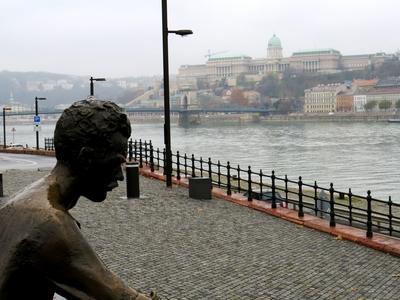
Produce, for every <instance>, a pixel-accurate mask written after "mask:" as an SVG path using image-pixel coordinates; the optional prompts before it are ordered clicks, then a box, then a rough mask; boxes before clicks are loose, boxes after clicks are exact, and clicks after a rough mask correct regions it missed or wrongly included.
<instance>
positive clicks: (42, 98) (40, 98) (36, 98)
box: [35, 97, 47, 100]
mask: <svg viewBox="0 0 400 300" xmlns="http://www.w3.org/2000/svg"><path fill="white" fill-rule="evenodd" d="M35 100H47V98H45V97H35Z"/></svg>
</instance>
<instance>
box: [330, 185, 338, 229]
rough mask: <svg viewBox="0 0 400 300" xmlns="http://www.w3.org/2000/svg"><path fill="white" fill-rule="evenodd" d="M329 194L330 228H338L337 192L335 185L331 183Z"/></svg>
mask: <svg viewBox="0 0 400 300" xmlns="http://www.w3.org/2000/svg"><path fill="white" fill-rule="evenodd" d="M329 194H330V200H329V204H330V212H329V215H330V221H329V226H331V227H335V226H336V221H335V197H334V194H335V190H334V189H333V183H332V182H331V187H330V188H329Z"/></svg>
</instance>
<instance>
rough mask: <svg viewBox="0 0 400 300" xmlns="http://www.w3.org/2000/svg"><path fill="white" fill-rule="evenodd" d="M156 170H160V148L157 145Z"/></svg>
mask: <svg viewBox="0 0 400 300" xmlns="http://www.w3.org/2000/svg"><path fill="white" fill-rule="evenodd" d="M157 170H160V148H158V147H157Z"/></svg>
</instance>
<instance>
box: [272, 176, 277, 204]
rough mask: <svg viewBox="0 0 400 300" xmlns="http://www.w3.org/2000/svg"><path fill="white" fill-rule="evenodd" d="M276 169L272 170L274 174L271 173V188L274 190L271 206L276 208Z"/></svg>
mask: <svg viewBox="0 0 400 300" xmlns="http://www.w3.org/2000/svg"><path fill="white" fill-rule="evenodd" d="M275 178H276V177H275V171H274V170H272V175H271V183H272V184H271V190H272V203H271V208H276V194H275Z"/></svg>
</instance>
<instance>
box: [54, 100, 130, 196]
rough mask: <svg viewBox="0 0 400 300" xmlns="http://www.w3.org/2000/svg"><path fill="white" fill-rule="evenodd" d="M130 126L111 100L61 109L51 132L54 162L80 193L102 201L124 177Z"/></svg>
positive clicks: (94, 101) (75, 104)
mask: <svg viewBox="0 0 400 300" xmlns="http://www.w3.org/2000/svg"><path fill="white" fill-rule="evenodd" d="M130 135H131V126H130V122H129V120H128V118H127V116H126V115H125V114H124V113H122V111H121V109H120V108H119V107H118V106H117V105H116V104H115V103H113V102H110V101H99V100H82V101H78V102H75V103H73V104H72V105H71V106H70V107H69V108H68V109H66V110H64V112H63V114H62V115H61V117H60V119H59V120H58V122H57V124H56V128H55V132H54V146H55V150H56V157H57V161H58V162H60V163H62V164H64V165H66V166H67V167H68V168H69V169H70V170H71V174H73V176H75V177H76V178H77V181H78V182H79V184H80V192H81V194H82V195H83V196H85V197H87V198H89V199H90V200H93V201H96V202H97V201H103V200H104V199H105V198H106V195H107V192H108V191H111V190H112V189H113V188H115V187H117V186H118V183H117V181H118V180H123V174H122V170H121V164H122V163H123V162H124V161H125V159H126V152H127V142H128V138H129V137H130Z"/></svg>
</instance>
